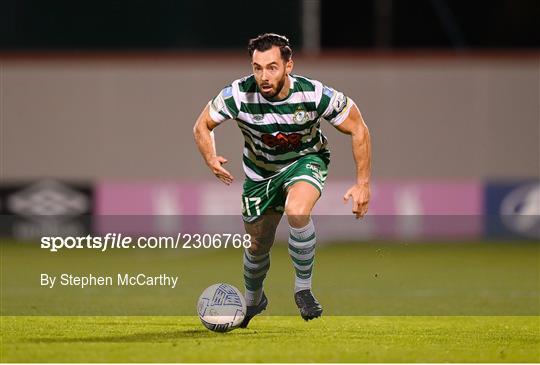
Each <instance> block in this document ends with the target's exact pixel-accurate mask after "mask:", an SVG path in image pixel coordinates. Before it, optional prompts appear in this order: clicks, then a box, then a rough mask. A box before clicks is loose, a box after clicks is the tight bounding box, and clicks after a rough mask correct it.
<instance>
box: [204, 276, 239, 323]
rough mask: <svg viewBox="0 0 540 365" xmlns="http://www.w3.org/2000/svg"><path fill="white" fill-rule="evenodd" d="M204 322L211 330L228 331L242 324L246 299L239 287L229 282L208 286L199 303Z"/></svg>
mask: <svg viewBox="0 0 540 365" xmlns="http://www.w3.org/2000/svg"><path fill="white" fill-rule="evenodd" d="M197 313H198V314H199V318H200V319H201V322H202V324H203V325H204V326H205V327H206V328H208V329H209V330H211V331H215V332H228V331H231V330H233V329H235V328H236V327H238V326H239V325H240V323H242V321H243V320H244V317H245V316H246V301H245V299H244V296H243V295H242V293H240V291H239V290H238V289H236V288H235V287H234V286H232V285H229V284H223V283H220V284H214V285H212V286H210V287H208V288H206V289H205V290H204V291H203V293H202V294H201V296H200V297H199V302H198V303H197Z"/></svg>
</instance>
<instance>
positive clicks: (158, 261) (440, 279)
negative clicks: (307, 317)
mask: <svg viewBox="0 0 540 365" xmlns="http://www.w3.org/2000/svg"><path fill="white" fill-rule="evenodd" d="M317 250H318V251H317V256H316V264H315V277H314V290H315V293H316V295H317V297H318V298H319V300H320V301H321V303H322V304H323V305H324V308H325V313H324V315H323V317H322V318H320V319H317V320H314V321H310V322H307V323H306V322H304V321H303V320H302V319H301V318H300V316H299V315H298V314H297V309H296V307H295V305H294V302H293V297H292V284H293V275H294V274H293V269H292V265H291V263H290V260H289V258H288V256H287V250H286V248H285V246H284V245H278V246H276V247H275V248H274V249H273V251H272V266H271V269H270V272H269V275H268V278H267V281H266V284H265V290H266V291H267V294H268V297H269V301H270V303H269V307H268V310H267V311H266V312H265V315H263V316H259V317H256V318H255V319H254V320H253V322H252V324H251V325H250V328H249V329H246V330H242V329H237V330H234V331H232V332H230V333H225V334H220V333H213V332H210V331H208V330H206V329H205V328H204V327H203V326H202V324H200V322H199V319H198V318H197V317H195V316H193V315H194V314H195V302H196V299H197V297H198V295H199V294H200V293H201V292H202V290H203V289H204V288H205V287H206V286H208V285H210V284H213V283H215V282H220V281H222V282H229V283H231V284H233V285H236V286H238V287H241V286H242V276H241V254H240V252H239V251H238V250H221V251H220V250H216V251H190V252H187V251H182V252H164V251H162V250H159V251H144V250H130V251H126V252H124V251H116V252H108V253H107V254H101V253H94V252H84V251H81V250H78V251H77V250H72V251H65V252H59V253H56V254H52V253H47V252H44V251H43V250H39V248H36V247H35V246H34V245H28V244H13V243H3V244H2V245H0V251H1V252H0V254H1V255H0V256H1V265H0V266H1V273H2V276H1V278H0V280H1V287H2V296H1V304H2V305H1V308H0V309H1V313H2V316H1V317H0V320H1V323H0V329H1V344H0V357H1V361H2V362H540V315H539V313H540V275H539V272H540V270H539V267H540V245H538V244H536V243H523V242H520V243H513V242H498V243H491V244H485V243H446V244H444V243H436V244H396V243H380V242H379V243H377V242H372V243H362V244H349V245H338V244H327V245H321V246H320V247H319V248H318V249H317ZM43 271H45V272H50V273H61V272H73V273H76V272H79V273H85V272H93V273H114V272H118V271H125V272H139V271H143V272H156V273H158V272H170V273H177V274H178V275H179V276H180V285H179V286H180V287H179V289H177V290H170V289H158V288H146V289H135V288H134V289H121V290H119V289H118V288H110V289H98V288H90V289H88V290H87V289H84V290H81V289H73V288H65V289H62V288H57V289H54V290H52V289H46V288H39V285H38V284H37V283H38V281H37V278H38V277H39V273H40V272H43ZM51 314H56V315H54V316H52V315H51ZM122 314H128V315H122Z"/></svg>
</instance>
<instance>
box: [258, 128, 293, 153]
mask: <svg viewBox="0 0 540 365" xmlns="http://www.w3.org/2000/svg"><path fill="white" fill-rule="evenodd" d="M301 141H302V135H301V134H300V133H282V132H279V133H277V134H275V135H273V134H268V133H267V134H263V135H262V142H263V143H264V144H265V145H267V146H268V147H272V148H274V147H275V148H276V149H277V150H278V151H281V152H288V151H293V150H295V149H297V148H298V147H300V144H301Z"/></svg>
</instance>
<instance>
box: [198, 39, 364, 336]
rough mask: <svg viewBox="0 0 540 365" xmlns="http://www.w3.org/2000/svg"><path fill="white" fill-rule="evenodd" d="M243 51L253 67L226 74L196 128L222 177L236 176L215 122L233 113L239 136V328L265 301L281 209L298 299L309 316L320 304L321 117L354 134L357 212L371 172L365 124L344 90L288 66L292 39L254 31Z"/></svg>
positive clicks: (325, 157) (325, 160)
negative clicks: (246, 241)
mask: <svg viewBox="0 0 540 365" xmlns="http://www.w3.org/2000/svg"><path fill="white" fill-rule="evenodd" d="M248 51H249V55H250V57H251V66H252V69H253V74H251V75H249V76H246V77H244V78H241V79H238V80H235V81H233V82H232V83H231V84H230V85H229V86H227V87H225V88H224V89H223V90H222V91H221V92H220V93H219V94H218V95H217V96H216V97H215V98H213V99H212V100H211V101H210V102H208V104H207V106H206V108H204V110H203V111H202V113H201V115H200V116H199V118H198V119H197V122H196V124H195V127H194V129H193V131H194V135H195V140H196V142H197V146H198V148H199V151H200V153H201V154H202V156H203V158H204V160H205V162H206V164H207V165H208V167H209V168H210V170H212V172H213V173H214V175H215V176H216V177H217V178H218V179H220V180H221V181H222V182H224V183H225V184H227V185H229V184H231V183H232V182H233V179H234V178H233V176H232V175H231V174H230V173H229V172H228V171H227V170H226V169H225V168H224V167H223V164H225V163H226V162H227V159H226V158H225V157H222V156H219V155H218V154H217V153H216V146H215V141H214V134H213V130H214V128H216V127H217V126H218V125H220V124H221V123H223V122H224V121H226V120H228V119H234V120H236V122H237V124H238V127H239V128H240V131H241V132H242V134H243V136H244V140H245V143H244V153H243V167H244V172H245V175H246V179H245V181H244V185H243V194H242V205H243V210H242V216H243V219H244V225H245V229H246V232H247V233H249V234H250V235H251V237H252V244H251V247H250V248H248V249H246V250H245V252H244V258H243V262H244V282H245V298H246V304H247V315H246V318H245V320H244V322H243V323H242V325H241V327H244V328H245V327H247V325H248V323H249V321H250V320H251V319H252V318H253V317H254V316H255V315H257V314H259V313H261V312H262V311H263V310H265V309H266V307H267V304H268V299H267V298H266V295H265V293H264V291H263V281H264V279H265V277H266V274H267V272H268V269H269V268H270V255H269V252H270V248H271V247H272V244H273V242H274V236H275V232H276V228H277V226H278V224H279V222H280V219H281V216H282V214H283V212H285V214H286V216H287V220H288V223H289V229H290V235H289V254H290V257H291V260H292V262H293V265H294V268H295V286H294V299H295V302H296V305H297V306H298V308H299V310H300V315H301V316H302V318H303V319H305V320H306V321H308V320H310V319H313V318H317V317H319V316H321V314H322V306H321V305H320V304H319V302H318V301H317V299H315V297H314V296H313V293H312V292H311V277H312V271H313V260H314V257H315V241H316V239H315V227H314V225H313V221H312V220H311V211H312V209H313V207H314V206H315V203H316V202H317V200H318V199H319V197H320V195H321V192H322V190H323V186H324V182H325V179H326V175H327V168H328V164H329V163H330V152H329V150H328V149H327V147H326V145H327V140H326V137H325V136H324V135H323V134H322V132H321V128H320V123H321V120H323V119H324V120H326V121H328V122H330V123H331V124H332V125H333V126H334V127H335V128H336V129H338V130H339V131H340V132H343V133H345V134H348V135H350V136H351V137H352V151H353V156H354V160H355V163H356V183H355V184H354V185H353V186H351V188H350V189H349V190H347V192H346V193H345V195H344V196H343V199H344V203H346V202H347V201H348V200H349V199H351V198H352V201H353V207H352V212H353V214H354V215H355V216H356V218H361V217H362V216H364V214H366V212H367V209H368V202H369V198H370V172H371V146H370V137H369V132H368V128H367V127H366V125H365V123H364V121H363V119H362V116H361V114H360V111H359V110H358V108H357V106H356V105H355V103H354V102H353V101H352V100H351V99H350V98H348V97H346V96H345V95H344V94H343V93H341V92H339V91H337V90H334V89H332V88H331V87H329V86H325V85H324V84H322V83H321V82H319V81H316V80H312V79H308V78H306V77H302V76H299V75H294V74H292V73H291V72H292V70H293V65H294V63H293V60H292V49H291V47H290V45H289V40H288V39H287V38H286V37H284V36H281V35H277V34H263V35H260V36H258V37H256V38H254V39H251V40H250V41H249V45H248Z"/></svg>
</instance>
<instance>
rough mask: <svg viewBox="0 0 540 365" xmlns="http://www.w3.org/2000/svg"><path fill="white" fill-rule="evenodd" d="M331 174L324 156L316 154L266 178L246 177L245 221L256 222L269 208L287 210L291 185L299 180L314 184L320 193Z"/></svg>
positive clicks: (244, 194)
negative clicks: (286, 205)
mask: <svg viewBox="0 0 540 365" xmlns="http://www.w3.org/2000/svg"><path fill="white" fill-rule="evenodd" d="M327 174H328V167H327V165H326V163H325V162H324V160H323V159H322V158H321V157H320V156H318V155H315V154H312V155H306V156H303V157H301V158H299V159H298V160H297V161H295V162H294V163H293V164H291V165H290V166H289V167H287V168H286V169H285V170H283V171H281V172H280V173H278V174H277V175H275V176H273V177H271V178H269V179H266V180H263V181H253V180H251V179H249V178H246V181H245V182H244V191H243V193H242V217H243V219H244V221H245V222H253V221H255V220H257V218H259V217H260V216H261V215H263V214H264V213H265V212H266V210H267V209H269V208H273V209H275V210H277V211H281V212H283V210H284V207H285V199H286V197H287V188H288V187H289V186H291V185H293V184H294V183H296V182H298V181H305V182H307V183H309V184H311V185H313V186H314V187H315V188H317V190H319V192H320V193H322V190H323V187H324V181H325V180H326V175H327Z"/></svg>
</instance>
